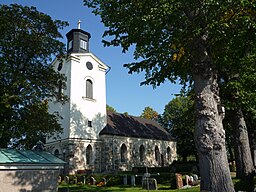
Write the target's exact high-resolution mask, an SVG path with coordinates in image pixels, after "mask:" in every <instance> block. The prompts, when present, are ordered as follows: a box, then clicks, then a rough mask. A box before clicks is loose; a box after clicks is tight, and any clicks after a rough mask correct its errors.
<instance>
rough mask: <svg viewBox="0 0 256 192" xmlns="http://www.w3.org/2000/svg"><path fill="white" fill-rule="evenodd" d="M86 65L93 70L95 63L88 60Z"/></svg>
mask: <svg viewBox="0 0 256 192" xmlns="http://www.w3.org/2000/svg"><path fill="white" fill-rule="evenodd" d="M86 67H87V69H89V70H92V68H93V65H92V63H91V62H90V61H88V62H86Z"/></svg>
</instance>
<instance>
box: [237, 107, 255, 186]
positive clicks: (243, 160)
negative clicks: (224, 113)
mask: <svg viewBox="0 0 256 192" xmlns="http://www.w3.org/2000/svg"><path fill="white" fill-rule="evenodd" d="M232 117H233V118H232V124H233V129H234V141H235V145H234V149H235V161H236V177H237V178H239V179H241V180H243V181H245V182H246V183H247V184H248V187H249V186H250V187H251V189H253V176H254V166H253V161H252V155H251V150H250V145H249V138H248V132H247V127H246V123H245V120H244V116H243V112H242V110H241V109H237V110H233V111H232Z"/></svg>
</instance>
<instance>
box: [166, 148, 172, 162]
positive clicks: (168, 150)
mask: <svg viewBox="0 0 256 192" xmlns="http://www.w3.org/2000/svg"><path fill="white" fill-rule="evenodd" d="M166 156H167V161H170V160H171V148H170V147H167V150H166Z"/></svg>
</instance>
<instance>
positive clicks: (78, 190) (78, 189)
mask: <svg viewBox="0 0 256 192" xmlns="http://www.w3.org/2000/svg"><path fill="white" fill-rule="evenodd" d="M59 189H69V192H85V191H89V192H104V191H108V192H118V191H125V192H147V190H143V189H142V188H141V187H131V186H128V185H122V186H113V187H97V186H93V185H60V186H59ZM167 191H171V192H177V191H179V192H183V191H184V192H198V191H200V190H199V187H192V188H189V189H170V187H169V186H166V185H161V184H159V185H158V190H157V192H167Z"/></svg>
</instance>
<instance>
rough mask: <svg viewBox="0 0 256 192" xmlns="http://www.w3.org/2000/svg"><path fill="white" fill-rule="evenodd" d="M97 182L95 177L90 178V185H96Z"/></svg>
mask: <svg viewBox="0 0 256 192" xmlns="http://www.w3.org/2000/svg"><path fill="white" fill-rule="evenodd" d="M95 184H96V179H94V177H91V178H90V185H95Z"/></svg>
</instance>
